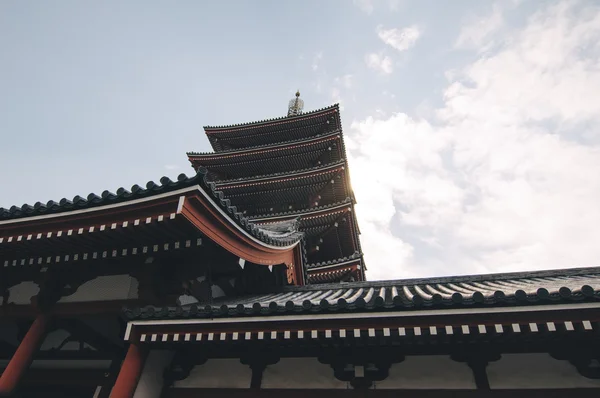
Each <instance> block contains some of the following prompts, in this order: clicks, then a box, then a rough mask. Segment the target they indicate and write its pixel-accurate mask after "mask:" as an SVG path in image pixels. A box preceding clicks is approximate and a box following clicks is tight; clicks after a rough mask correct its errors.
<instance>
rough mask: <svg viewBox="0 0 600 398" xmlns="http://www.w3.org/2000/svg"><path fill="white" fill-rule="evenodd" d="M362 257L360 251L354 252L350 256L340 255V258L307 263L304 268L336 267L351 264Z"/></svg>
mask: <svg viewBox="0 0 600 398" xmlns="http://www.w3.org/2000/svg"><path fill="white" fill-rule="evenodd" d="M362 258H363V254H362V253H359V252H354V253H353V254H351V255H350V256H347V257H341V258H337V259H335V260H329V261H322V262H317V263H312V264H308V265H307V266H306V269H307V270H309V271H311V270H316V269H329V268H336V267H339V266H342V265H346V264H353V263H355V262H356V261H361V260H362Z"/></svg>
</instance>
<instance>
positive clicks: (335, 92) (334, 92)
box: [331, 87, 344, 110]
mask: <svg viewBox="0 0 600 398" xmlns="http://www.w3.org/2000/svg"><path fill="white" fill-rule="evenodd" d="M331 100H332V101H333V103H336V104H339V105H340V110H344V101H343V100H342V93H341V92H340V89H339V88H337V87H334V88H332V89H331Z"/></svg>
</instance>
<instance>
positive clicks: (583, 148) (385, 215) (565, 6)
mask: <svg viewBox="0 0 600 398" xmlns="http://www.w3.org/2000/svg"><path fill="white" fill-rule="evenodd" d="M489 40H498V38H497V37H492V36H490V37H489V38H487V39H486V40H483V41H479V44H480V45H481V46H486V45H487V43H489ZM475 42H477V41H476V40H473V41H472V43H475ZM499 43H500V44H501V45H500V46H497V47H495V50H494V51H493V52H485V53H480V56H479V58H478V59H476V60H475V61H473V62H470V63H468V64H465V65H463V66H462V67H457V68H456V69H455V70H454V72H453V73H449V74H447V78H448V79H449V81H448V86H447V87H446V89H445V90H444V94H443V105H442V106H441V107H439V108H438V109H434V110H433V111H432V112H425V113H424V116H423V117H415V116H413V115H408V114H405V113H397V114H394V115H392V116H390V117H388V118H384V117H381V116H377V117H368V118H366V119H363V120H358V121H355V122H353V123H352V125H351V128H350V131H348V132H347V149H348V156H349V161H350V165H351V167H350V172H351V174H352V183H353V187H354V190H355V193H356V197H357V201H358V204H357V214H358V217H359V225H360V228H361V230H362V232H363V233H362V235H361V242H362V246H363V250H364V252H365V257H366V263H367V267H368V269H369V271H368V277H369V278H370V279H382V278H396V277H411V276H427V275H429V276H431V275H451V274H464V273H472V272H507V271H516V270H531V269H541V268H546V269H547V268H562V267H572V266H585V265H598V264H597V261H598V259H600V245H598V244H597V242H596V241H595V240H594V237H595V236H599V234H600V207H599V206H598V205H597V202H598V198H599V197H600V179H598V170H600V133H599V132H600V102H599V101H597V93H598V92H600V68H599V67H598V65H600V45H599V44H598V43H600V9H599V8H597V7H591V6H588V7H585V6H580V5H577V4H576V3H567V2H565V3H559V4H557V5H554V6H550V7H546V8H544V9H542V10H539V11H538V12H536V13H535V14H534V15H532V16H531V17H530V18H529V19H528V20H527V23H526V25H525V26H524V27H523V28H521V29H519V30H514V31H512V32H510V33H509V34H507V35H506V36H505V39H504V40H502V41H501V42H499Z"/></svg>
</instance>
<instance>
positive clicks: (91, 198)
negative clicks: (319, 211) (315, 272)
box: [0, 168, 303, 246]
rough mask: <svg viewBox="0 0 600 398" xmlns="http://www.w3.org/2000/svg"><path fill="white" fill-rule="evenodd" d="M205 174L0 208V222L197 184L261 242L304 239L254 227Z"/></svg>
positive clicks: (283, 243)
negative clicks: (277, 236) (281, 236)
mask: <svg viewBox="0 0 600 398" xmlns="http://www.w3.org/2000/svg"><path fill="white" fill-rule="evenodd" d="M206 175H207V170H206V169H204V168H199V169H198V172H197V173H196V174H195V175H194V176H192V177H188V176H186V175H185V174H183V173H182V174H180V175H179V176H178V178H177V181H172V180H171V179H170V178H168V177H162V178H161V179H160V184H157V183H155V182H154V181H148V183H147V184H146V188H142V187H141V186H139V185H137V184H135V185H133V186H132V187H131V190H130V191H129V190H127V189H125V188H123V187H121V188H119V189H117V191H116V192H117V193H116V194H115V193H112V192H110V191H108V190H105V191H104V192H102V194H101V195H97V194H95V193H90V194H89V195H87V199H84V198H83V197H81V196H79V195H76V196H75V197H74V198H73V200H69V199H67V198H63V199H61V200H60V201H59V202H55V201H53V200H50V201H48V202H47V203H46V204H42V203H41V202H36V203H35V204H34V205H33V206H31V205H29V204H24V205H23V206H21V207H18V206H12V207H10V208H9V209H5V208H2V207H0V221H4V220H16V219H22V218H27V217H33V216H38V215H46V214H59V213H63V212H67V211H76V210H82V209H86V208H92V207H100V206H106V205H110V204H113V203H122V202H127V201H129V200H135V199H139V198H144V197H151V196H154V195H158V194H161V193H167V192H170V191H174V190H177V189H181V188H187V187H190V186H192V185H195V184H197V185H199V186H200V187H201V188H202V189H203V190H204V191H205V192H207V193H208V194H209V195H210V196H211V197H212V198H213V199H214V200H215V202H216V203H217V204H218V205H219V206H220V207H221V208H222V209H223V210H224V211H225V212H226V213H227V215H228V216H229V217H230V218H231V219H232V220H233V221H234V222H236V223H237V224H238V225H240V226H241V227H242V228H243V229H244V230H246V231H247V232H249V233H250V234H251V235H252V236H254V237H255V238H257V239H259V240H260V241H262V242H264V243H267V244H271V245H275V246H287V245H290V244H293V243H296V242H297V241H299V240H300V239H301V238H302V237H303V234H302V233H301V232H297V233H293V234H291V235H290V236H288V237H286V238H275V237H272V236H269V234H268V233H266V232H265V231H263V229H261V227H260V226H258V225H256V224H254V223H253V222H252V221H251V220H249V219H248V218H247V217H245V216H244V215H243V214H242V213H241V212H239V211H237V208H236V207H235V206H233V205H232V204H231V201H230V200H229V199H227V198H226V197H225V195H224V194H223V193H222V192H221V191H218V190H217V189H216V187H215V185H214V183H211V182H208V181H207V179H206Z"/></svg>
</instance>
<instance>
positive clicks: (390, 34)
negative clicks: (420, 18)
mask: <svg viewBox="0 0 600 398" xmlns="http://www.w3.org/2000/svg"><path fill="white" fill-rule="evenodd" d="M377 36H379V38H380V39H381V40H382V41H383V42H384V43H385V44H387V45H388V46H390V47H392V48H395V49H396V50H398V51H406V50H408V49H409V48H411V47H413V46H414V45H415V44H416V42H417V40H418V39H419V37H420V36H421V31H420V30H419V28H418V27H417V26H416V25H413V26H409V27H408V28H403V29H397V28H393V29H383V27H382V26H381V25H380V26H378V27H377Z"/></svg>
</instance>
